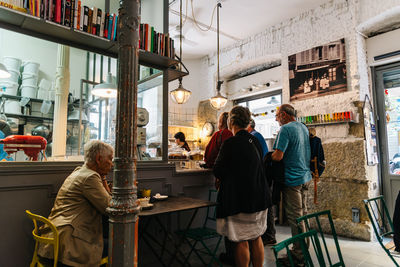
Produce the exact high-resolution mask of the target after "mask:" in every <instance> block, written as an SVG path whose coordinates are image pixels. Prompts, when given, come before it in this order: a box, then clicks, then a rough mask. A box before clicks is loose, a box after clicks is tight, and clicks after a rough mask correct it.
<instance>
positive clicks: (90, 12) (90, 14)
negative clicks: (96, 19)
mask: <svg viewBox="0 0 400 267" xmlns="http://www.w3.org/2000/svg"><path fill="white" fill-rule="evenodd" d="M92 26H93V9H91V8H89V13H88V24H87V32H88V33H92Z"/></svg>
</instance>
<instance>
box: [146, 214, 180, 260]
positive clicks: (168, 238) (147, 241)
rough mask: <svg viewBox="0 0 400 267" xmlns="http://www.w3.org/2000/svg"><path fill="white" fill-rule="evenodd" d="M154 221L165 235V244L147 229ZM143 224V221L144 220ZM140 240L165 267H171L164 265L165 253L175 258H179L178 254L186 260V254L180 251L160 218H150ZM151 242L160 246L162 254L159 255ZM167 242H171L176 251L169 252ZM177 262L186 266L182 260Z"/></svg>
mask: <svg viewBox="0 0 400 267" xmlns="http://www.w3.org/2000/svg"><path fill="white" fill-rule="evenodd" d="M152 219H154V221H155V222H156V223H157V224H158V225H159V226H160V228H161V230H162V232H163V233H164V238H163V242H162V243H161V242H160V241H159V239H157V238H156V237H154V236H153V235H152V234H151V233H150V232H149V231H147V228H148V227H149V225H150V222H151V221H152ZM142 222H143V219H142ZM140 238H141V239H142V240H143V241H144V242H145V243H146V244H147V246H148V247H149V248H150V251H151V252H152V253H153V254H154V255H155V256H156V258H157V259H158V261H159V262H160V263H161V264H162V265H163V266H170V265H166V264H164V261H163V256H164V252H166V253H168V254H169V255H172V256H173V258H175V257H176V256H177V254H178V253H179V256H181V257H182V258H183V259H184V258H185V256H184V254H183V253H182V252H181V251H178V247H177V245H176V241H175V240H174V238H173V236H172V234H171V233H169V231H168V229H167V228H166V227H165V226H164V224H163V223H162V222H161V221H160V219H159V218H158V216H154V217H153V216H151V217H149V219H148V221H147V223H146V224H145V225H144V226H143V229H142V231H141V235H140ZM149 240H151V241H152V242H153V243H155V244H156V245H158V246H159V247H160V248H161V253H159V254H158V253H157V251H156V250H155V249H154V247H153V246H152V244H151V243H150V241H149ZM167 240H169V241H170V242H171V243H172V244H173V245H174V247H175V251H174V252H172V251H169V250H168V249H167V247H166V242H167ZM177 251H178V253H177ZM177 261H178V262H179V263H180V264H181V265H182V264H184V262H183V261H182V260H180V259H178V258H177Z"/></svg>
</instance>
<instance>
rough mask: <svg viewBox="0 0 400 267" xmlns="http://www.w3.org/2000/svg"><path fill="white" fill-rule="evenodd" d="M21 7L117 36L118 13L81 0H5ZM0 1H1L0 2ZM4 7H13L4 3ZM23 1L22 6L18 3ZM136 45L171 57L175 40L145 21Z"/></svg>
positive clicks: (59, 21)
mask: <svg viewBox="0 0 400 267" xmlns="http://www.w3.org/2000/svg"><path fill="white" fill-rule="evenodd" d="M6 1H9V2H11V1H12V2H13V4H16V6H18V7H20V8H24V10H26V12H27V13H28V14H30V15H32V16H36V17H40V18H42V19H45V20H47V21H51V22H54V23H57V24H60V25H63V26H66V27H69V28H74V29H76V30H80V31H83V32H87V33H89V34H93V35H97V36H99V37H102V38H106V39H108V40H112V41H115V40H117V23H118V15H117V14H110V13H108V12H107V13H106V12H103V10H101V9H100V8H97V7H93V8H89V7H87V6H82V3H81V1H80V0H6ZM0 3H1V2H0ZM7 5H8V6H7V7H10V8H13V7H11V6H10V5H11V4H7ZM20 5H22V7H21V6H20ZM139 48H140V49H143V50H146V51H149V52H152V53H155V54H159V55H161V56H165V57H170V58H174V57H175V48H174V40H173V39H172V38H170V37H169V34H163V33H159V32H157V31H155V30H154V27H151V26H150V25H149V24H147V23H142V24H140V28H139Z"/></svg>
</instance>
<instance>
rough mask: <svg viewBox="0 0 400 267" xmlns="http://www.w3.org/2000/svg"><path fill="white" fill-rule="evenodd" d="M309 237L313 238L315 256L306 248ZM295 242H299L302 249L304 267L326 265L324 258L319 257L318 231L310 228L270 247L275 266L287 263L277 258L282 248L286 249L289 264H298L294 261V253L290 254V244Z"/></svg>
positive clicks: (320, 251) (321, 266)
mask: <svg viewBox="0 0 400 267" xmlns="http://www.w3.org/2000/svg"><path fill="white" fill-rule="evenodd" d="M309 238H311V239H312V240H313V242H314V243H315V246H314V251H315V256H316V257H312V256H311V254H310V252H309V250H308V244H307V243H308V242H307V240H308V239H309ZM296 242H299V243H300V247H301V250H302V254H303V257H304V266H305V267H313V266H320V267H325V266H326V265H325V261H324V259H323V258H321V257H320V256H321V255H322V250H321V245H320V243H319V240H318V233H317V231H315V230H311V231H308V232H305V233H301V234H298V235H296V236H294V237H291V238H288V239H286V240H284V241H282V242H280V243H279V244H277V245H275V246H273V247H272V249H273V250H274V255H275V260H276V266H277V267H281V266H287V263H283V262H282V261H281V260H280V259H279V254H280V252H281V251H282V250H285V251H286V254H287V256H288V260H289V264H290V266H293V267H294V266H299V265H298V264H297V263H296V261H295V258H294V255H293V254H292V251H291V249H290V246H291V245H292V244H294V243H296Z"/></svg>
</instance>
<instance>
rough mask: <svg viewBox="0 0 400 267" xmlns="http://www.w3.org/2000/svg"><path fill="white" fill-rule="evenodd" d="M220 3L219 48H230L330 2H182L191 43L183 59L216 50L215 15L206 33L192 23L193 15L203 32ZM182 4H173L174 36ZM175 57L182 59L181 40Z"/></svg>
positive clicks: (174, 1) (172, 1)
mask: <svg viewBox="0 0 400 267" xmlns="http://www.w3.org/2000/svg"><path fill="white" fill-rule="evenodd" d="M218 2H220V3H221V4H222V8H221V9H220V48H221V49H222V48H224V47H227V46H230V45H232V44H234V43H235V42H237V41H238V40H242V39H245V38H247V37H250V36H252V35H254V34H257V33H259V32H262V31H264V30H265V29H267V28H268V27H269V26H272V25H275V24H278V23H280V22H282V21H285V20H287V19H290V18H293V17H295V16H297V15H299V14H301V13H303V12H305V11H307V10H310V9H313V8H315V7H317V6H319V5H321V4H323V3H325V2H328V0H219V1H217V0H182V6H183V8H182V9H183V20H184V21H185V16H187V19H186V21H185V23H184V25H183V27H182V29H183V36H184V37H185V38H186V39H188V40H189V42H185V41H184V42H183V47H182V53H183V58H186V59H188V58H200V57H203V56H205V55H208V54H210V53H213V52H215V51H216V50H217V34H216V28H217V24H216V20H217V11H215V14H214V17H213V21H212V26H211V27H212V28H211V30H210V31H207V32H203V31H201V30H198V29H197V27H196V25H195V24H194V22H193V13H192V7H193V11H194V17H195V19H196V21H197V22H199V23H201V25H203V28H206V26H209V25H210V23H211V18H212V13H213V10H214V7H215V6H216V4H217V3H218ZM179 3H180V0H170V7H169V9H170V11H169V20H170V22H169V32H170V34H171V36H174V35H176V34H178V33H179V31H178V32H177V30H176V26H177V25H179V9H180V8H179ZM175 47H176V53H177V54H178V55H179V38H177V39H175Z"/></svg>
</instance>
